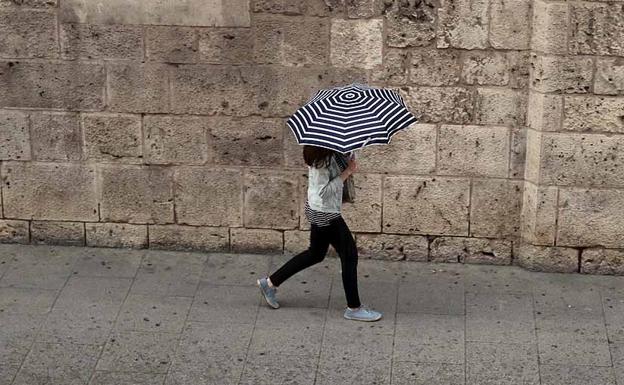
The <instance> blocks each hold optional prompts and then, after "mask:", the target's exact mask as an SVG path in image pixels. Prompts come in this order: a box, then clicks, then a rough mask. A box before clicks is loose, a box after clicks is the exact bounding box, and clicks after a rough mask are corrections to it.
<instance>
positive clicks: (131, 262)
mask: <svg viewBox="0 0 624 385" xmlns="http://www.w3.org/2000/svg"><path fill="white" fill-rule="evenodd" d="M85 250H86V252H85V253H84V254H82V255H81V256H80V257H78V259H77V260H76V263H75V264H74V269H73V270H74V274H76V275H78V276H89V277H118V278H133V277H134V275H135V274H136V272H137V270H138V268H139V265H140V264H141V260H142V259H143V256H144V255H145V253H146V251H145V250H128V249H113V248H85Z"/></svg>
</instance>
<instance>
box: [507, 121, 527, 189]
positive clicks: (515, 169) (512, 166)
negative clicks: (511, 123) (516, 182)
mask: <svg viewBox="0 0 624 385" xmlns="http://www.w3.org/2000/svg"><path fill="white" fill-rule="evenodd" d="M526 144H527V129H526V128H525V127H512V128H511V149H510V152H509V177H510V178H513V179H523V178H524V167H525V162H526V150H527V145H526Z"/></svg>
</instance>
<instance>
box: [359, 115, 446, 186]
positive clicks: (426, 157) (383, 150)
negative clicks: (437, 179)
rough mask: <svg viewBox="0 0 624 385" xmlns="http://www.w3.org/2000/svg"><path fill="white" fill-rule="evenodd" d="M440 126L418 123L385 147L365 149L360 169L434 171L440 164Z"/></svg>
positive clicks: (360, 161) (399, 134)
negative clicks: (438, 127)
mask: <svg viewBox="0 0 624 385" xmlns="http://www.w3.org/2000/svg"><path fill="white" fill-rule="evenodd" d="M435 144H436V126H435V125H433V124H414V125H412V126H410V127H408V128H407V129H405V130H403V131H400V132H398V133H396V134H395V135H394V136H393V137H392V141H391V142H390V143H389V144H388V145H384V146H370V147H366V148H365V149H363V150H362V152H361V156H360V158H359V161H358V169H360V170H361V171H364V172H380V173H382V172H383V173H385V172H390V173H398V174H430V173H433V172H434V171H435V164H436V149H435Z"/></svg>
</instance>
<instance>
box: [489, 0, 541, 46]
mask: <svg viewBox="0 0 624 385" xmlns="http://www.w3.org/2000/svg"><path fill="white" fill-rule="evenodd" d="M531 3H532V1H531V0H492V2H491V5H490V44H491V45H492V48H495V49H529V39H530V37H531V17H530V16H531Z"/></svg>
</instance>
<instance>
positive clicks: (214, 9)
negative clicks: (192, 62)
mask: <svg viewBox="0 0 624 385" xmlns="http://www.w3.org/2000/svg"><path fill="white" fill-rule="evenodd" d="M59 18H60V19H61V20H63V21H65V22H74V23H92V24H148V25H151V24H156V25H183V26H197V27H249V25H250V23H251V21H250V15H249V0H227V1H225V0H213V1H210V3H208V4H206V1H204V0H180V1H176V2H169V1H161V0H144V1H141V2H136V1H134V0H110V1H108V2H107V3H106V6H105V7H102V3H101V2H99V1H97V0H66V1H63V2H61V4H60V15H59Z"/></svg>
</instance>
